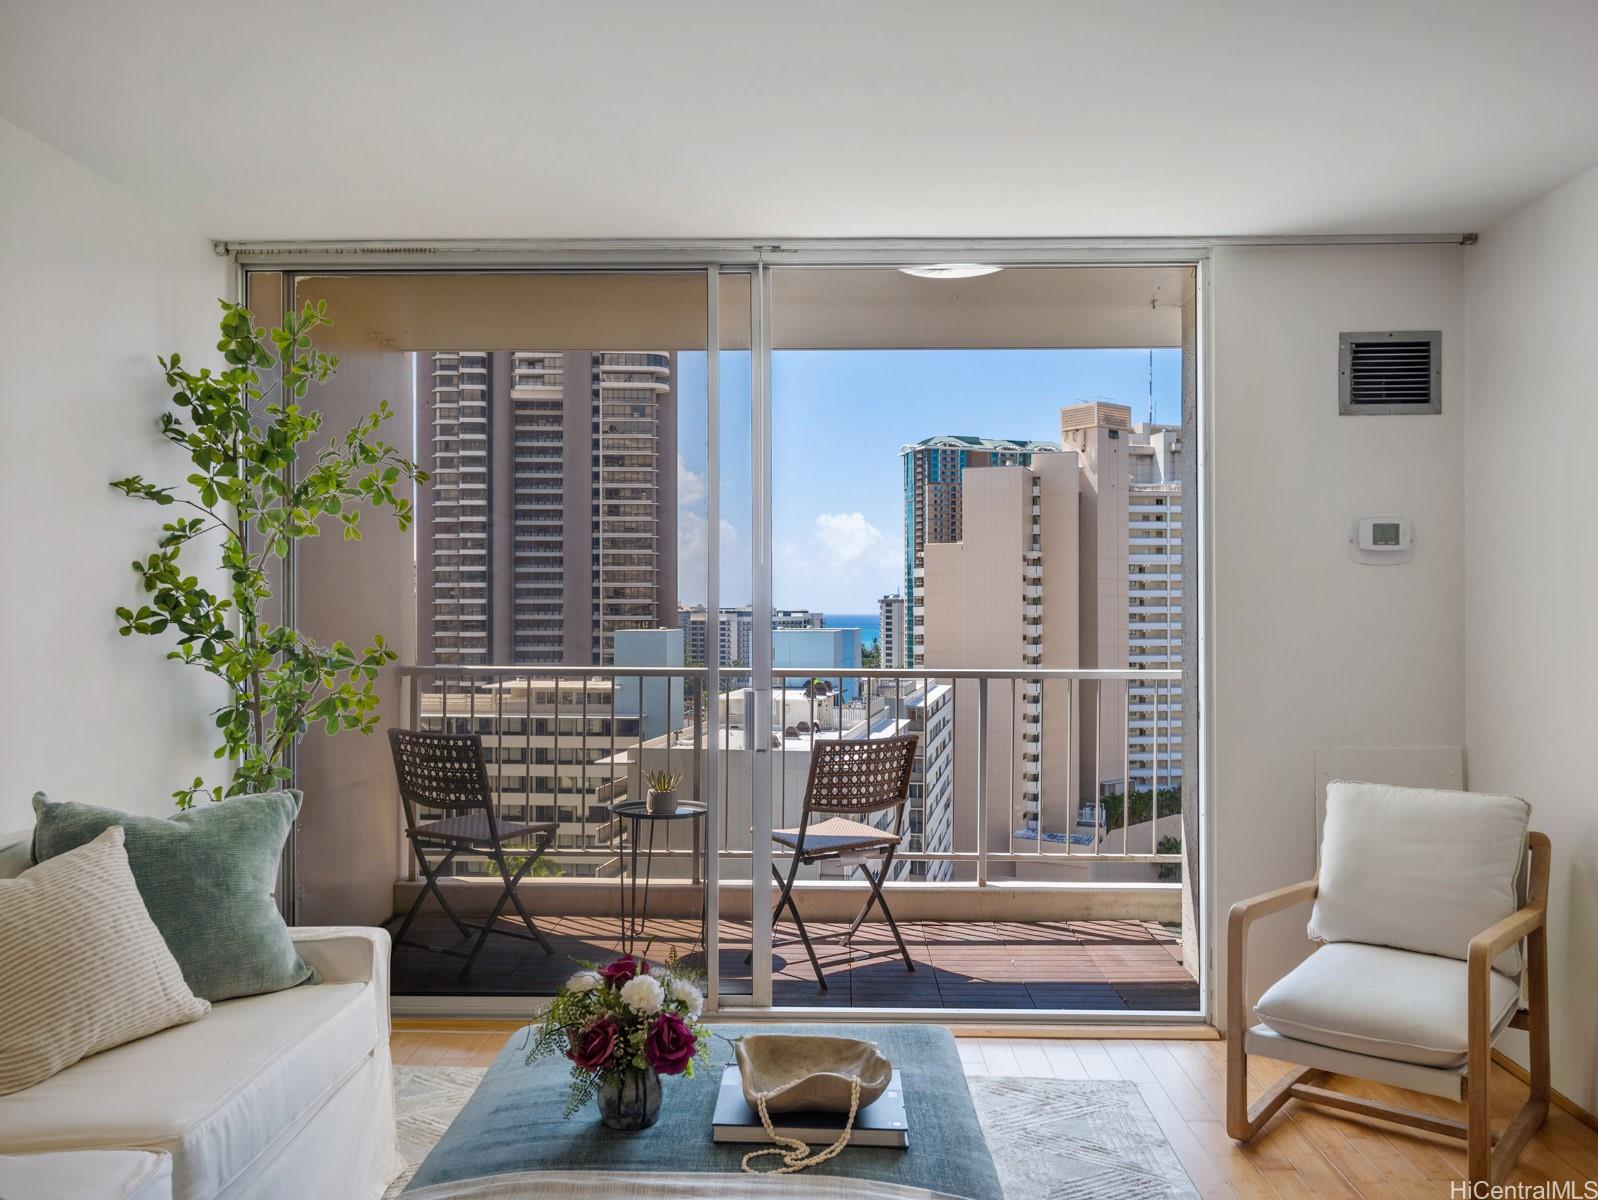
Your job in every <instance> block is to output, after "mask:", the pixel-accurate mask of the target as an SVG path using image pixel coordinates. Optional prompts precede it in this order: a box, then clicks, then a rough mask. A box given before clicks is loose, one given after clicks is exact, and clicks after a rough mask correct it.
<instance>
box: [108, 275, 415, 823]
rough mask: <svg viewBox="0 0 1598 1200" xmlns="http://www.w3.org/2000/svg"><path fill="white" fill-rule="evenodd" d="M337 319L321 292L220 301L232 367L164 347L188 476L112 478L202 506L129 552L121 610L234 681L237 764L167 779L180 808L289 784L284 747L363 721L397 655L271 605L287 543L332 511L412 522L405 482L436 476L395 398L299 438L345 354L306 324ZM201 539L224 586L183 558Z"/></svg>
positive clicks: (222, 712) (371, 713)
mask: <svg viewBox="0 0 1598 1200" xmlns="http://www.w3.org/2000/svg"><path fill="white" fill-rule="evenodd" d="M330 324H332V322H331V321H329V320H328V318H327V308H326V304H325V303H317V304H311V303H309V302H307V303H306V305H305V308H304V309H303V310H302V311H301V312H299V313H294V312H290V313H288V314H287V315H286V316H285V317H284V318H283V324H282V326H281V327H280V328H277V329H273V330H271V331H270V333H268V332H267V331H266V330H263V329H258V328H256V327H255V324H254V319H253V317H252V315H251V313H250V312H249V311H248V310H247V309H244V308H242V307H240V306H239V305H236V304H229V303H228V302H227V301H222V322H221V332H222V336H221V340H220V341H218V342H217V347H216V348H217V349H218V350H219V351H220V352H221V353H222V357H223V359H224V360H225V361H226V363H227V367H226V369H224V370H221V371H216V372H213V371H212V370H211V369H210V368H209V367H202V368H201V369H200V370H199V371H190V370H188V369H187V368H186V367H184V365H183V362H182V359H181V358H180V357H179V356H178V355H177V354H173V355H172V356H171V357H170V358H162V359H158V360H157V361H158V362H159V363H160V365H161V369H162V370H163V371H164V372H165V375H166V383H167V386H168V387H170V388H172V389H173V393H172V411H169V412H165V413H163V414H162V415H161V434H162V436H163V437H165V438H166V439H167V441H169V442H171V443H172V444H173V445H175V446H179V447H181V448H182V449H183V450H184V451H185V452H186V453H187V454H188V456H189V461H190V463H191V464H192V465H193V467H194V470H193V472H192V473H190V474H189V476H188V478H187V480H186V481H185V482H186V484H187V487H186V488H184V487H183V485H179V484H168V485H157V484H153V483H150V482H148V481H146V480H145V479H144V478H143V477H142V476H139V475H130V476H128V477H127V478H126V479H118V480H115V481H113V482H112V484H111V486H112V487H114V488H116V489H117V490H118V491H120V492H123V493H125V494H126V495H128V496H130V497H132V498H134V499H136V500H142V501H145V502H147V503H151V504H156V505H159V506H161V507H164V508H165V507H173V508H181V509H187V510H190V511H192V512H193V513H195V514H198V515H192V516H191V515H189V514H188V513H187V512H186V513H184V514H182V515H179V516H176V517H174V518H173V519H172V520H171V521H169V522H167V523H166V524H165V525H163V526H162V527H161V537H160V539H159V540H158V541H157V543H156V549H155V551H154V552H153V553H151V554H150V555H148V556H147V557H145V558H144V559H143V560H141V561H137V562H135V563H134V564H133V571H134V574H136V575H137V576H138V578H139V583H140V586H141V588H142V590H143V592H144V596H145V599H144V600H143V601H142V602H141V603H140V604H139V606H138V607H137V608H133V607H123V608H118V609H117V610H116V613H117V617H118V618H119V619H120V620H121V622H122V624H121V627H120V632H121V634H122V636H124V637H128V636H131V635H133V634H135V633H137V634H142V635H146V636H172V635H175V636H176V638H177V646H176V648H175V649H174V650H173V651H172V652H171V653H170V654H169V655H168V657H169V658H172V659H176V660H177V661H179V662H183V663H186V664H188V665H190V666H193V667H196V668H197V669H199V670H202V671H204V672H206V673H207V674H210V675H214V676H215V677H216V678H218V679H220V680H222V681H223V682H224V683H225V684H226V685H227V687H228V689H229V691H230V693H231V699H230V701H229V703H227V704H226V705H224V706H223V707H222V708H220V709H218V710H217V712H216V727H217V729H218V731H219V732H220V734H221V738H222V742H221V745H219V746H218V747H217V749H216V757H217V758H228V759H231V760H232V762H233V766H234V773H233V778H232V780H231V781H230V782H229V783H228V784H227V785H225V786H221V785H219V786H216V787H213V788H210V789H207V788H206V786H205V783H204V781H203V780H202V779H200V778H196V779H195V780H194V782H193V783H192V784H190V785H189V786H187V787H184V788H180V789H179V790H178V791H176V792H174V793H173V796H174V798H175V799H176V800H177V802H178V805H179V807H182V808H187V807H189V806H190V805H191V804H193V802H194V801H195V799H196V798H198V797H200V796H208V797H209V798H210V799H212V800H221V799H222V798H223V797H224V796H233V795H239V794H242V793H246V792H254V791H261V790H263V789H268V788H271V787H275V786H278V785H281V784H282V783H284V782H286V781H287V780H288V778H289V774H290V772H289V769H288V767H287V766H286V765H285V764H286V756H287V754H288V751H289V749H290V748H291V747H292V746H293V745H294V743H295V741H296V740H297V739H298V738H299V737H300V736H301V735H302V734H303V733H305V731H306V730H307V729H308V728H310V726H312V725H313V724H320V725H322V727H323V728H324V729H326V730H327V732H328V733H330V734H333V733H338V732H340V731H342V730H346V729H358V730H360V731H361V732H362V733H370V732H371V731H372V730H373V729H375V728H376V726H377V723H378V697H377V693H376V691H375V689H374V687H373V682H374V681H375V680H376V678H377V672H378V669H379V668H381V667H382V666H384V665H385V664H387V663H391V662H393V661H394V660H395V658H396V657H397V656H396V655H395V653H394V651H393V650H391V649H390V648H389V646H388V643H387V642H385V641H384V640H383V638H382V636H381V635H380V634H374V635H373V636H372V638H371V641H370V643H369V644H368V645H367V646H366V647H365V648H364V649H360V650H357V649H355V648H353V647H352V646H350V645H347V644H346V643H344V642H342V641H335V642H334V643H333V644H332V645H330V646H320V645H318V644H316V643H315V642H313V641H311V640H310V639H309V638H307V637H305V636H304V635H303V634H301V633H300V632H299V631H298V630H295V629H291V628H287V627H285V626H281V625H274V624H272V623H271V622H270V621H268V620H266V619H265V613H266V612H267V609H268V604H269V601H270V600H271V599H272V586H271V579H270V576H269V574H268V567H269V565H270V564H271V563H272V561H273V560H274V559H282V558H284V557H286V556H287V554H288V551H289V547H290V546H291V545H292V544H293V543H294V542H296V541H299V540H301V539H303V538H311V537H318V536H320V534H321V533H322V527H323V523H324V522H332V523H333V524H334V527H335V528H337V529H339V530H340V531H341V533H342V536H343V538H344V540H345V541H359V540H360V537H361V529H360V522H361V510H362V508H363V506H364V507H366V508H371V509H376V510H382V511H387V512H390V513H392V514H393V517H394V519H395V520H396V521H397V522H398V523H399V526H400V528H401V529H406V528H409V526H410V523H411V520H412V518H413V515H414V514H413V512H412V505H411V501H410V499H409V498H408V496H407V495H405V494H403V493H405V492H408V491H409V487H408V486H406V485H408V484H409V483H410V482H411V481H415V482H416V483H425V482H426V481H427V473H426V472H425V471H422V470H420V469H418V467H417V465H416V464H415V463H413V462H411V461H410V460H409V459H407V458H404V457H403V456H402V455H400V454H399V453H398V451H396V450H395V449H394V447H392V446H390V445H389V444H388V443H386V442H383V441H381V440H379V439H378V438H377V437H376V436H375V435H376V433H377V430H378V427H379V426H381V425H382V424H383V422H385V421H387V420H388V419H389V418H390V417H392V416H393V415H394V414H393V410H392V409H391V408H390V407H389V405H388V403H387V402H386V401H385V402H384V403H383V404H381V405H380V406H379V407H378V410H377V411H376V412H374V413H371V414H370V415H368V416H366V417H364V418H362V419H361V420H360V421H359V422H357V423H356V425H355V426H354V428H352V429H350V430H349V431H348V432H347V433H345V434H343V435H342V436H338V437H334V438H332V439H330V440H328V441H327V443H326V445H325V447H324V448H323V449H322V450H320V451H318V452H317V453H315V454H314V455H312V454H310V453H309V452H308V451H306V450H305V446H306V443H308V442H310V441H311V440H312V439H314V438H316V437H317V436H318V435H319V434H320V432H321V428H322V414H321V413H319V412H316V411H315V410H312V409H307V408H304V407H302V405H301V402H302V401H303V400H304V399H305V398H306V396H307V394H308V393H309V391H310V387H311V385H312V384H313V383H317V384H320V383H325V382H326V381H327V380H328V379H329V378H330V377H331V376H332V374H333V372H334V371H335V370H336V369H337V367H338V359H337V358H336V357H334V356H333V355H330V354H324V353H323V352H322V351H320V350H318V349H316V348H315V346H314V345H313V344H312V339H311V335H312V333H313V331H314V330H316V329H317V328H318V327H319V326H322V325H330ZM263 376H265V377H266V378H267V381H266V382H264V383H263ZM201 539H203V540H201ZM218 540H219V542H218ZM196 542H198V543H199V547H200V549H199V550H196V551H195V552H194V553H195V554H196V555H198V554H199V553H202V552H203V553H208V554H209V553H218V551H217V549H216V548H217V547H218V544H219V565H220V566H221V568H222V572H223V574H224V575H225V577H226V579H227V581H228V587H227V589H226V591H227V594H225V595H224V594H219V593H218V592H213V591H211V590H210V589H208V588H206V587H204V586H202V585H201V583H200V581H199V578H198V576H197V575H195V574H193V573H192V572H191V571H189V570H188V569H187V567H186V564H185V562H184V556H185V554H186V552H189V551H190V550H191V548H192V547H194V546H195V544H196Z"/></svg>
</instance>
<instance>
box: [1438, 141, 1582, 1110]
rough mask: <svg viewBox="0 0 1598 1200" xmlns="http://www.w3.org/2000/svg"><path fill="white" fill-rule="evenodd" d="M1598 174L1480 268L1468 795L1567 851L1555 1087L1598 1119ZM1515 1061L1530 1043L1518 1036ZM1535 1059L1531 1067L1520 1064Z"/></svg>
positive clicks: (1474, 279)
mask: <svg viewBox="0 0 1598 1200" xmlns="http://www.w3.org/2000/svg"><path fill="white" fill-rule="evenodd" d="M1595 232H1598V168H1595V169H1593V170H1591V171H1588V172H1587V173H1586V174H1585V175H1582V176H1579V177H1578V178H1576V179H1574V180H1572V181H1571V182H1570V183H1567V184H1566V185H1565V186H1564V187H1561V188H1559V189H1558V190H1557V191H1555V192H1552V193H1551V194H1549V195H1547V196H1545V197H1543V198H1542V199H1541V200H1538V201H1536V202H1535V203H1533V204H1531V205H1529V206H1528V207H1526V208H1524V209H1522V210H1521V211H1520V212H1518V213H1515V214H1514V215H1513V216H1510V217H1508V218H1506V219H1505V220H1504V221H1502V222H1500V223H1499V224H1498V225H1495V226H1493V227H1492V228H1490V229H1488V230H1487V231H1486V232H1484V233H1483V234H1482V237H1481V242H1480V244H1479V245H1478V246H1476V247H1475V248H1474V249H1473V250H1472V251H1471V252H1470V254H1469V255H1468V257H1467V262H1468V267H1467V271H1466V299H1467V315H1468V319H1469V326H1470V342H1469V355H1468V360H1467V369H1468V373H1469V384H1470V416H1469V421H1468V424H1467V427H1466V461H1467V462H1468V463H1469V464H1470V470H1469V479H1470V487H1469V490H1468V491H1467V493H1466V497H1465V512H1466V521H1467V528H1468V529H1469V532H1470V537H1469V542H1468V548H1467V551H1466V558H1465V613H1466V626H1465V632H1466V658H1465V661H1466V670H1465V746H1466V755H1467V760H1466V761H1467V766H1468V778H1469V781H1470V786H1471V787H1473V788H1477V789H1482V790H1488V791H1502V792H1509V793H1512V794H1514V795H1518V796H1524V797H1526V799H1528V800H1529V801H1531V804H1532V824H1533V826H1534V827H1535V828H1537V829H1541V830H1543V831H1544V832H1546V833H1547V834H1548V835H1549V837H1551V838H1552V839H1553V844H1554V858H1553V864H1554V865H1553V881H1552V888H1551V896H1550V912H1551V916H1550V936H1551V951H1552V953H1551V962H1550V975H1551V983H1552V993H1553V1062H1554V1087H1555V1088H1557V1089H1558V1090H1560V1091H1561V1092H1564V1093H1565V1094H1566V1095H1567V1096H1569V1097H1570V1098H1571V1099H1573V1100H1575V1101H1576V1103H1577V1104H1580V1105H1581V1106H1582V1107H1584V1108H1586V1109H1587V1110H1588V1111H1589V1112H1592V1111H1594V1110H1598V1070H1595V1063H1598V1004H1595V1003H1594V1000H1593V997H1594V996H1595V995H1598V954H1595V953H1594V949H1593V947H1594V945H1595V943H1598V781H1595V779H1594V772H1593V766H1592V764H1593V755H1592V750H1593V746H1594V744H1595V741H1598V641H1595V639H1594V636H1593V623H1594V619H1595V617H1598V534H1595V533H1594V529H1593V520H1594V515H1595V514H1598V503H1595V501H1594V490H1595V481H1594V479H1593V470H1592V463H1593V447H1594V445H1595V444H1598V291H1595V284H1594V281H1595V279H1598V239H1595V236H1594V235H1595ZM1511 1036H1513V1037H1514V1038H1515V1039H1516V1042H1515V1047H1516V1048H1517V1050H1518V1049H1519V1048H1520V1047H1521V1045H1522V1042H1521V1038H1522V1035H1520V1034H1512V1035H1511ZM1522 1061H1524V1058H1522Z"/></svg>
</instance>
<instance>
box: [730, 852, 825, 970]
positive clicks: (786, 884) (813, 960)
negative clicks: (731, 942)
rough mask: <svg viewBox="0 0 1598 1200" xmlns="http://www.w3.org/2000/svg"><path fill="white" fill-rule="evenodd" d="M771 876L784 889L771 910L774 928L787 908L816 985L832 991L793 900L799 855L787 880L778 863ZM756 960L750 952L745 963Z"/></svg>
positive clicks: (772, 867) (772, 865) (796, 856)
mask: <svg viewBox="0 0 1598 1200" xmlns="http://www.w3.org/2000/svg"><path fill="white" fill-rule="evenodd" d="M771 874H772V876H773V877H774V878H775V879H776V881H777V883H778V885H779V886H780V887H781V888H782V891H781V893H780V894H779V895H778V897H777V904H776V907H774V908H773V909H772V910H771V925H772V928H773V929H775V928H776V926H777V921H778V920H779V919H780V918H781V916H782V910H783V907H784V906H786V907H787V909H788V911H789V912H790V913H792V914H793V923H794V926H795V927H796V928H797V929H798V930H799V940H800V941H801V942H802V943H804V948H805V953H806V954H807V955H809V956H810V969H811V970H812V971H814V972H815V973H816V983H818V984H819V985H820V986H821V990H822V991H824V992H825V991H830V990H831V989H829V988H828V987H827V977H826V976H825V975H823V974H822V973H821V960H820V959H819V958H817V957H816V948H815V946H813V945H812V944H811V942H810V931H809V930H807V929H806V928H805V919H804V918H803V917H801V916H800V915H799V905H798V904H797V903H796V902H795V900H794V898H793V881H794V879H795V878H797V876H798V874H799V856H798V855H797V854H795V855H794V856H793V860H792V865H791V866H790V867H789V868H788V877H787V878H786V879H784V878H783V875H782V872H781V871H779V870H777V864H776V863H772V864H771ZM754 960H755V952H754V951H753V950H750V951H749V953H748V955H747V956H745V958H744V962H746V963H747V962H753V961H754Z"/></svg>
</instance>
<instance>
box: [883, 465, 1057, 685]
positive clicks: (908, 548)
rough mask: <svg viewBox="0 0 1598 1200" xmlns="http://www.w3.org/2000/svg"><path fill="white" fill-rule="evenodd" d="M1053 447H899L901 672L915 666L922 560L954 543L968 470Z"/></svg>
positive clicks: (921, 637) (920, 635)
mask: <svg viewBox="0 0 1598 1200" xmlns="http://www.w3.org/2000/svg"><path fill="white" fill-rule="evenodd" d="M1058 449H1059V447H1058V446H1057V445H1055V444H1054V443H1053V442H1021V441H1013V440H1007V439H1003V438H979V437H963V436H958V435H952V434H950V435H944V436H941V437H930V438H926V439H924V440H922V441H919V442H916V443H914V444H913V445H909V446H904V447H902V448H901V449H900V451H899V457H900V460H901V462H902V464H903V469H904V598H905V623H906V629H907V631H908V640H907V641H906V643H905V661H904V664H903V665H904V666H906V667H914V666H919V665H920V664H921V662H922V647H923V645H924V641H925V629H924V623H923V620H922V603H921V599H922V587H923V576H924V561H923V554H924V551H925V548H926V546H927V545H928V544H929V543H935V542H957V541H959V540H960V537H961V532H962V528H963V511H964V501H963V490H964V488H963V480H964V477H965V472H966V470H967V469H968V468H972V467H1007V466H1023V467H1024V466H1027V465H1029V464H1030V463H1031V462H1032V457H1033V455H1035V454H1040V453H1048V452H1051V451H1056V450H1058Z"/></svg>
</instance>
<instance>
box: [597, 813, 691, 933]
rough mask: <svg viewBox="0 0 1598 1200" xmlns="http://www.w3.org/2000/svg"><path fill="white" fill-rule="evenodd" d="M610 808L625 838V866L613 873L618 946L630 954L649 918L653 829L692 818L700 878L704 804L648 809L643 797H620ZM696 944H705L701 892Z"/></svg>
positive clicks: (653, 852) (653, 849) (653, 855)
mask: <svg viewBox="0 0 1598 1200" xmlns="http://www.w3.org/2000/svg"><path fill="white" fill-rule="evenodd" d="M610 812H611V815H612V816H614V817H616V818H617V819H619V820H620V821H622V822H623V825H622V828H623V830H624V837H625V839H626V842H627V847H626V858H625V859H624V860H623V862H624V864H625V869H624V870H622V871H621V872H620V873H619V874H618V875H617V883H618V885H619V887H620V890H621V950H622V953H623V954H631V953H632V951H633V944H634V943H635V942H636V941H638V939H639V938H640V937H642V936H643V933H644V926H645V925H646V924H647V922H648V920H649V876H650V874H651V872H650V867H651V866H652V865H653V863H654V858H655V829H656V827H657V826H659V825H660V824H661V822H663V821H692V822H694V827H693V833H694V852H693V866H694V878H695V879H701V878H703V876H702V874H701V872H700V857H699V856H700V854H701V850H702V846H703V838H702V836H701V835H702V833H703V827H702V826H701V825H700V824H699V822H700V821H701V820H703V819H704V815H705V805H704V804H703V802H701V801H697V800H679V801H678V802H677V807H676V808H674V809H672V810H671V811H670V812H650V811H649V802H648V801H647V800H623V801H622V802H621V803H620V804H612V805H611V806H610ZM645 825H647V826H648V827H649V831H648V834H647V841H646V840H645V836H646V835H645V834H644V829H643V826H645ZM640 843H642V847H641V848H642V849H643V852H644V894H643V898H642V901H641V902H640V899H639V896H638V851H639V849H640ZM699 944H700V946H701V947H703V946H704V944H705V901H704V897H703V896H701V897H700V900H699Z"/></svg>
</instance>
